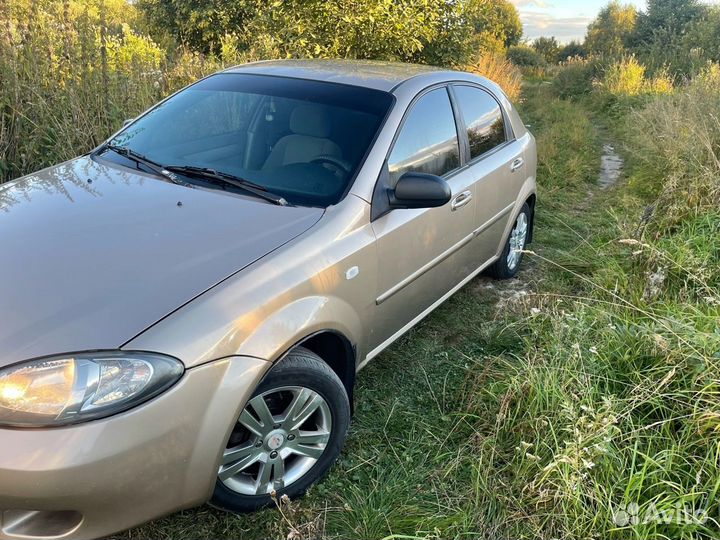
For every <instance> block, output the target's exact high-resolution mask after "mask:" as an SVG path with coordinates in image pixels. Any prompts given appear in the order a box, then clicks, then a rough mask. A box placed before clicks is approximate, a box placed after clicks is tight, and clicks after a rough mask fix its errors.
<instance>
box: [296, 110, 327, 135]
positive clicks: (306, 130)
mask: <svg viewBox="0 0 720 540" xmlns="http://www.w3.org/2000/svg"><path fill="white" fill-rule="evenodd" d="M290 131H292V132H293V133H295V134H296V135H309V136H310V137H317V138H319V139H326V138H327V137H328V136H329V135H330V117H329V116H328V113H327V110H326V109H325V108H323V107H320V106H319V105H300V106H298V107H295V109H294V110H293V112H292V114H291V115H290Z"/></svg>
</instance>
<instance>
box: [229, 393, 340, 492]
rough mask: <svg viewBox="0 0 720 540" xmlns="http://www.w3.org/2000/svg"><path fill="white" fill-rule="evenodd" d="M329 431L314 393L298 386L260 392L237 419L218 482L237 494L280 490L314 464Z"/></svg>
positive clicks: (328, 421) (326, 415)
mask: <svg viewBox="0 0 720 540" xmlns="http://www.w3.org/2000/svg"><path fill="white" fill-rule="evenodd" d="M331 431H332V415H331V413H330V407H329V406H328V404H327V402H326V401H325V399H324V398H323V397H322V396H321V395H320V394H318V393H317V392H315V391H313V390H310V389H309V388H304V387H300V386H286V387H282V388H276V389H273V390H269V391H267V392H264V393H262V394H260V395H258V396H255V397H254V398H252V399H251V400H250V401H249V402H248V404H247V405H246V406H245V409H244V410H243V412H242V413H241V414H240V418H239V419H238V421H237V424H236V427H235V429H234V430H233V433H232V435H231V436H230V440H229V442H228V445H227V448H226V449H225V451H224V452H223V458H222V462H221V465H220V469H219V471H218V477H219V478H220V480H221V481H222V483H223V484H225V485H226V486H227V487H228V488H229V489H231V490H233V491H235V492H237V493H241V494H243V495H268V494H270V493H272V492H273V491H278V490H281V489H283V488H285V487H287V486H289V485H290V484H292V483H293V482H296V481H297V480H299V479H300V478H301V477H302V476H303V475H305V474H306V473H307V472H308V471H309V470H310V469H311V468H312V467H313V465H315V463H316V462H317V460H318V459H319V458H320V456H321V455H322V454H323V452H324V451H325V448H326V446H327V444H328V441H329V440H330V434H331Z"/></svg>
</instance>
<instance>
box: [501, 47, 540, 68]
mask: <svg viewBox="0 0 720 540" xmlns="http://www.w3.org/2000/svg"><path fill="white" fill-rule="evenodd" d="M507 57H508V60H510V61H511V62H512V63H513V64H515V65H516V66H520V67H539V66H542V65H543V63H544V62H545V59H544V58H543V57H542V56H540V54H539V53H538V52H537V51H536V50H535V49H533V48H532V47H529V46H527V45H513V46H512V47H510V48H509V49H508V52H507Z"/></svg>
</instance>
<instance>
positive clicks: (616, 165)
mask: <svg viewBox="0 0 720 540" xmlns="http://www.w3.org/2000/svg"><path fill="white" fill-rule="evenodd" d="M623 165H624V162H623V158H621V157H620V154H618V153H617V152H616V151H615V147H614V146H613V145H612V144H606V145H603V156H602V161H601V164H600V179H599V181H598V183H599V184H600V187H601V188H602V189H607V188H609V187H610V186H613V185H614V184H615V183H616V182H617V181H618V180H619V179H620V176H621V175H622V172H623Z"/></svg>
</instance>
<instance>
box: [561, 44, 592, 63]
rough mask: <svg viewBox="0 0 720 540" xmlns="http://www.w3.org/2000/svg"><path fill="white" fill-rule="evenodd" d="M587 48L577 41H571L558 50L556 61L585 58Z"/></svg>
mask: <svg viewBox="0 0 720 540" xmlns="http://www.w3.org/2000/svg"><path fill="white" fill-rule="evenodd" d="M586 56H587V49H586V48H585V46H584V45H583V44H582V43H580V42H579V41H571V42H570V43H568V44H567V45H564V46H563V47H561V48H560V51H559V52H558V61H559V62H567V61H568V60H570V59H571V58H585V57H586Z"/></svg>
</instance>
